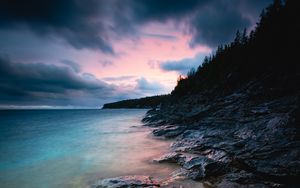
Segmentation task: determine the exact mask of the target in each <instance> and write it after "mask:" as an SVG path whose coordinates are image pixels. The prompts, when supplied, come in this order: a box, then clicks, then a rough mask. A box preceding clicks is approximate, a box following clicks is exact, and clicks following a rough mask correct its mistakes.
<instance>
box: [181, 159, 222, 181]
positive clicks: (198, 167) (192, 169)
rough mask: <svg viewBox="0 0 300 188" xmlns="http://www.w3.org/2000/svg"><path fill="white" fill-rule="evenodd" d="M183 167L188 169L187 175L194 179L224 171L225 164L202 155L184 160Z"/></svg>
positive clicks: (216, 174) (220, 173) (219, 173)
mask: <svg viewBox="0 0 300 188" xmlns="http://www.w3.org/2000/svg"><path fill="white" fill-rule="evenodd" d="M183 168H185V169H187V170H188V176H189V177H190V178H192V179H194V180H198V179H203V178H206V177H211V176H218V175H222V174H224V173H225V172H226V166H225V165H224V164H223V163H221V162H217V161H214V160H212V159H209V158H207V157H203V156H199V157H194V158H192V159H190V160H188V161H186V162H185V163H184V165H183Z"/></svg>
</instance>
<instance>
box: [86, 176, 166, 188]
mask: <svg viewBox="0 0 300 188" xmlns="http://www.w3.org/2000/svg"><path fill="white" fill-rule="evenodd" d="M132 187H147V188H156V187H160V184H159V183H158V182H157V181H155V180H153V179H152V178H151V177H149V176H121V177H116V178H109V179H104V180H100V181H99V182H97V183H96V184H95V185H93V186H91V188H132Z"/></svg>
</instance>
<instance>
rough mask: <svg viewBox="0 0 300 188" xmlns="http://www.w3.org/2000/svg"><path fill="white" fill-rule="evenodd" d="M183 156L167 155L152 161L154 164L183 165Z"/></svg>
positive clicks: (179, 154) (177, 154)
mask: <svg viewBox="0 0 300 188" xmlns="http://www.w3.org/2000/svg"><path fill="white" fill-rule="evenodd" d="M185 158H186V157H185V156H184V155H183V154H181V153H176V152H172V153H168V154H166V155H163V156H162V157H160V158H158V159H154V162H158V163H178V164H183V163H184V161H185Z"/></svg>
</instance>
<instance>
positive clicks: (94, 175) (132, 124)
mask: <svg viewBox="0 0 300 188" xmlns="http://www.w3.org/2000/svg"><path fill="white" fill-rule="evenodd" d="M145 112H146V110H10V111H3V110H2V111H0V185H1V187H2V188H6V187H25V188H35V187H38V188H48V187H86V186H87V185H90V184H92V183H93V182H95V181H96V180H97V179H99V178H108V177H115V176H120V175H130V174H144V175H149V174H150V175H153V176H156V177H158V176H161V177H164V176H167V175H168V174H169V173H170V172H172V171H173V170H174V167H171V166H168V165H162V164H159V165H158V164H153V163H151V159H153V158H155V157H158V156H160V155H161V154H162V153H165V152H166V150H168V146H169V143H168V142H166V141H160V140H157V139H153V138H152V137H151V136H150V135H149V130H148V128H145V127H142V126H141V122H140V120H141V118H142V117H143V115H144V114H145Z"/></svg>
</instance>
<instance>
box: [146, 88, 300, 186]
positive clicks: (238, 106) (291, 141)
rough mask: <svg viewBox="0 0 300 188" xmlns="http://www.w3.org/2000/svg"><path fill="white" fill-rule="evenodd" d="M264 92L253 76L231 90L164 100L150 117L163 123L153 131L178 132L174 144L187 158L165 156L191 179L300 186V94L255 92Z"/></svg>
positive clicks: (169, 134) (173, 134)
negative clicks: (276, 95)
mask: <svg viewBox="0 0 300 188" xmlns="http://www.w3.org/2000/svg"><path fill="white" fill-rule="evenodd" d="M261 92H262V91H261V88H258V85H257V83H254V82H253V83H249V84H247V85H245V87H242V88H240V89H239V90H237V91H235V92H233V93H229V94H228V95H223V96H221V95H220V96H218V97H215V98H210V97H209V96H208V95H205V94H199V95H197V96H195V95H193V96H192V95H187V96H183V97H182V98H180V100H176V101H172V102H169V103H168V104H163V105H162V107H161V109H160V110H156V111H155V112H153V117H149V121H150V122H152V123H153V124H155V123H156V122H157V123H158V124H156V125H154V127H155V128H156V129H155V130H154V131H153V134H154V135H155V136H164V137H166V138H176V140H175V141H174V142H173V144H172V145H171V149H172V150H173V151H175V152H176V153H182V154H184V155H185V159H184V162H182V161H183V160H182V158H183V157H182V156H180V155H178V154H176V153H175V154H172V155H170V156H165V158H161V161H169V162H175V161H176V163H178V164H179V165H181V166H182V168H183V169H184V170H181V174H182V175H185V176H188V177H190V178H192V179H197V180H199V179H203V178H204V179H205V178H207V177H209V178H210V177H216V178H220V179H221V180H220V182H221V181H222V179H224V178H225V177H226V178H225V179H224V182H223V184H221V185H222V186H224V187H226V186H227V187H235V186H237V187H242V186H244V187H265V186H266V185H267V186H273V185H274V186H275V187H276V186H277V185H283V186H287V187H299V186H300V183H299V180H298V178H297V177H299V176H300V160H299V159H300V139H299V138H300V137H299V135H300V132H299V130H300V129H299V117H300V113H299V111H300V110H299V108H300V105H299V104H300V103H299V101H300V99H299V96H298V95H291V96H284V97H278V98H268V97H267V98H261V97H260V98H259V100H258V99H255V97H254V98H253V93H257V96H259V95H260V93H261ZM255 95H256V94H255ZM151 119H152V120H153V121H152V120H151ZM187 154H193V155H194V157H193V158H189V157H187ZM178 161H180V162H178ZM233 169H234V170H233ZM232 170H233V171H234V172H233V171H232ZM227 175H228V176H227ZM230 176H231V177H230ZM253 177H259V178H253ZM225 180H226V181H225ZM230 182H231V183H230Z"/></svg>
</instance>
